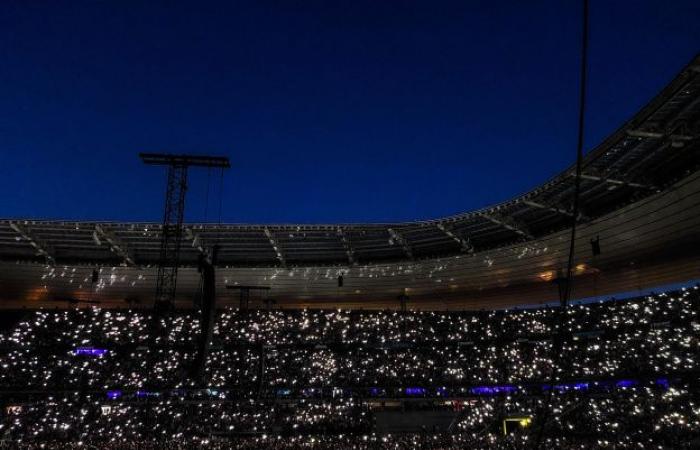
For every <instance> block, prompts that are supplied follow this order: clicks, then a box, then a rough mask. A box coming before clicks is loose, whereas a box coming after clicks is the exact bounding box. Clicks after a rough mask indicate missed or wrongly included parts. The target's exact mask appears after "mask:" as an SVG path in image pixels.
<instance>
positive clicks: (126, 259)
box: [93, 223, 136, 266]
mask: <svg viewBox="0 0 700 450" xmlns="http://www.w3.org/2000/svg"><path fill="white" fill-rule="evenodd" d="M93 238H94V239H95V243H96V244H97V245H101V242H102V241H104V242H106V243H107V244H108V245H109V249H110V250H111V251H112V253H115V254H116V255H118V256H119V257H120V258H122V260H123V265H125V266H134V265H136V264H135V263H134V258H133V257H132V256H131V252H130V251H129V248H128V247H127V245H126V244H124V243H123V242H121V241H120V240H119V238H117V237H116V236H115V235H114V233H112V232H111V231H109V230H107V229H105V227H104V226H102V225H101V224H99V223H98V224H95V230H94V231H93Z"/></svg>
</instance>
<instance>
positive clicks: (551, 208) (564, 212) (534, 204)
mask: <svg viewBox="0 0 700 450" xmlns="http://www.w3.org/2000/svg"><path fill="white" fill-rule="evenodd" d="M523 204H525V205H527V206H532V207H533V208H538V209H546V210H547V211H552V212H555V213H559V214H562V215H564V216H569V217H573V216H574V213H572V212H571V211H567V210H565V209H561V208H557V207H556V206H548V205H543V204H542V203H537V202H533V201H532V200H523Z"/></svg>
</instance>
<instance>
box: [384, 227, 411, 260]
mask: <svg viewBox="0 0 700 450" xmlns="http://www.w3.org/2000/svg"><path fill="white" fill-rule="evenodd" d="M387 231H388V232H389V235H390V236H391V239H390V241H391V242H394V243H396V244H399V245H400V246H401V248H403V251H404V253H406V256H408V257H409V258H410V259H413V250H412V249H411V246H410V245H409V244H408V241H406V238H404V237H403V236H401V235H400V234H399V233H398V232H397V231H396V230H394V229H393V228H387Z"/></svg>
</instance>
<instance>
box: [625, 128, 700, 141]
mask: <svg viewBox="0 0 700 450" xmlns="http://www.w3.org/2000/svg"><path fill="white" fill-rule="evenodd" d="M627 135H628V136H632V137H638V138H647V139H661V138H665V137H668V138H669V139H671V140H672V141H692V140H693V139H694V138H693V136H688V135H686V134H665V133H659V132H657V131H645V130H627Z"/></svg>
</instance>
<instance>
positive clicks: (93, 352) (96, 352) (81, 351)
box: [73, 347, 108, 356]
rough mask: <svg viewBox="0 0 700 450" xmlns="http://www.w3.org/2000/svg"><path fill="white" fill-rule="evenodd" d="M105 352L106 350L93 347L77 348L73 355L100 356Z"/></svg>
mask: <svg viewBox="0 0 700 450" xmlns="http://www.w3.org/2000/svg"><path fill="white" fill-rule="evenodd" d="M107 352H108V350H107V349H104V348H94V347H78V348H76V349H75V350H73V354H74V355H78V356H102V355H105V354H106V353H107Z"/></svg>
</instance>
